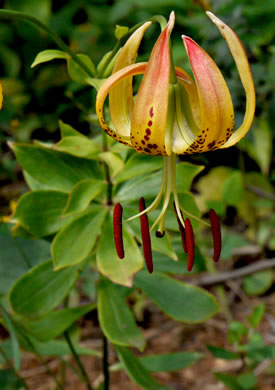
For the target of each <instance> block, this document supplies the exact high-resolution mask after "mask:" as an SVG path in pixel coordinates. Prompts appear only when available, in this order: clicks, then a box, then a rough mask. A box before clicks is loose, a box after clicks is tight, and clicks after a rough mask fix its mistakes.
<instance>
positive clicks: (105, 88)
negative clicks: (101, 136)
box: [96, 62, 147, 146]
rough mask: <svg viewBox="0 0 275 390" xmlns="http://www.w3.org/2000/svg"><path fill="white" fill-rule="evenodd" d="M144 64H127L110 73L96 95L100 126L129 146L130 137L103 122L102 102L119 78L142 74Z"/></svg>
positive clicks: (145, 64)
mask: <svg viewBox="0 0 275 390" xmlns="http://www.w3.org/2000/svg"><path fill="white" fill-rule="evenodd" d="M146 66H147V63H146V62H141V63H138V64H133V65H129V66H127V67H125V68H123V69H121V70H119V71H117V72H116V73H114V74H112V76H110V77H108V78H107V80H106V81H105V82H104V83H103V84H102V86H101V87H100V89H99V91H98V93H97V97H96V114H97V117H98V119H99V123H100V126H101V127H102V129H103V130H104V131H105V132H106V133H107V134H108V135H109V136H111V137H112V138H114V139H115V140H116V141H118V142H120V143H123V144H125V145H128V146H131V141H130V137H129V136H123V135H120V133H119V129H116V130H113V129H111V128H110V127H109V126H108V125H107V123H106V122H105V119H104V112H103V107H104V102H105V99H106V97H107V95H108V94H109V92H110V90H111V88H113V87H115V86H116V85H117V84H118V83H119V82H120V81H121V80H123V79H125V78H127V77H132V76H134V75H139V74H143V73H144V72H145V69H146Z"/></svg>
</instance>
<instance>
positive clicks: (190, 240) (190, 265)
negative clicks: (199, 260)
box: [185, 218, 195, 272]
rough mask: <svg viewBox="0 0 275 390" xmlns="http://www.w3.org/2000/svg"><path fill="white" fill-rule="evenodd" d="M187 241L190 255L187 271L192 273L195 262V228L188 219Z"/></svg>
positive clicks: (186, 223) (186, 226)
mask: <svg viewBox="0 0 275 390" xmlns="http://www.w3.org/2000/svg"><path fill="white" fill-rule="evenodd" d="M185 240H186V247H187V253H188V259H187V271H189V272H190V271H192V268H193V265H194V260H195V240H194V232H193V228H192V225H191V222H190V220H189V219H188V218H186V220H185Z"/></svg>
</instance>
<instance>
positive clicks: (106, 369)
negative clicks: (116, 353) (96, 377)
mask: <svg viewBox="0 0 275 390" xmlns="http://www.w3.org/2000/svg"><path fill="white" fill-rule="evenodd" d="M102 363H103V374H104V390H109V384H110V375H109V364H108V340H107V339H106V337H105V336H104V334H103V360H102Z"/></svg>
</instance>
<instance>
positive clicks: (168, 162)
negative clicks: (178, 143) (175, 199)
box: [151, 157, 171, 231]
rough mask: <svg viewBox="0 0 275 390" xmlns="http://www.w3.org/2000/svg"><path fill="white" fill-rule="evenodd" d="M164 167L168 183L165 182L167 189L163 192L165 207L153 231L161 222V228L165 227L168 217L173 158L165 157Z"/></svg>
mask: <svg viewBox="0 0 275 390" xmlns="http://www.w3.org/2000/svg"><path fill="white" fill-rule="evenodd" d="M164 167H166V181H165V188H164V192H163V205H162V209H161V212H160V214H159V216H158V217H157V219H156V220H155V222H154V223H153V226H152V227H151V231H152V230H154V228H155V227H156V225H157V224H158V223H159V222H160V225H161V226H164V222H165V215H166V211H167V208H168V206H169V201H170V194H171V158H170V157H164ZM163 174H164V173H163ZM159 230H161V231H162V230H164V229H163V228H161V229H159Z"/></svg>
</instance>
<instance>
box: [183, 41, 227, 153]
mask: <svg viewBox="0 0 275 390" xmlns="http://www.w3.org/2000/svg"><path fill="white" fill-rule="evenodd" d="M183 42H184V45H185V48H186V51H187V55H188V57H189V61H190V64H191V67H192V71H193V74H194V77H195V81H196V85H197V89H198V96H199V102H200V125H199V132H198V134H196V139H195V141H194V142H193V143H192V144H191V145H190V147H189V148H188V149H187V150H185V151H184V153H186V154H188V153H190V154H191V153H196V152H206V151H208V150H214V149H217V148H220V147H221V145H223V144H224V143H225V142H226V141H227V139H228V138H229V137H230V135H231V134H232V131H233V125H234V110H233V104H232V99H231V96H230V93H229V90H228V87H227V85H226V82H225V80H224V78H223V75H222V74H221V72H220V70H219V68H218V67H217V65H216V64H215V62H214V61H213V60H212V58H211V57H210V56H209V55H208V54H207V53H206V52H205V51H204V50H203V49H202V48H201V47H200V46H199V45H198V44H197V43H196V42H194V41H193V40H192V39H191V38H189V37H186V36H183Z"/></svg>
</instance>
